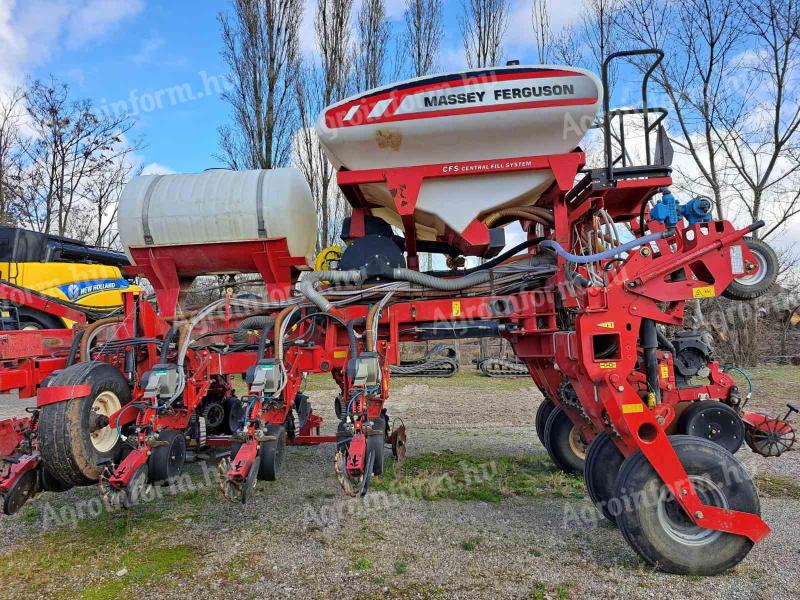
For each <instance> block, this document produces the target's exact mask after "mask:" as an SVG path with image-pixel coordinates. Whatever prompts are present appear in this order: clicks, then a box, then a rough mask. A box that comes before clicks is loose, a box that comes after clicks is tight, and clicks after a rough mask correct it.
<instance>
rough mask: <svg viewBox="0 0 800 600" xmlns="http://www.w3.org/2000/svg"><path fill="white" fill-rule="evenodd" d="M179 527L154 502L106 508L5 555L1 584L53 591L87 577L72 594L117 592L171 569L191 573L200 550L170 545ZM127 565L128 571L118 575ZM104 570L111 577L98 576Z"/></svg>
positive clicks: (1, 558) (37, 591)
mask: <svg viewBox="0 0 800 600" xmlns="http://www.w3.org/2000/svg"><path fill="white" fill-rule="evenodd" d="M175 529H176V524H175V523H174V522H170V521H169V520H167V519H164V518H162V516H161V515H160V513H159V512H157V511H156V509H155V508H154V507H152V508H151V507H138V508H136V509H134V510H131V511H120V512H114V513H103V514H101V515H100V516H98V517H97V518H94V519H86V520H83V521H80V522H79V523H78V525H77V526H76V527H74V528H72V527H62V528H59V529H56V530H54V531H52V532H48V533H45V534H43V535H39V536H35V537H34V538H32V539H31V541H30V543H29V544H26V545H25V546H22V547H19V548H15V549H14V550H12V551H11V552H5V553H3V554H2V555H0V587H3V588H5V589H6V590H8V591H9V593H10V594H11V595H14V591H15V590H16V591H20V589H23V590H25V592H26V593H28V594H30V593H31V592H35V593H34V594H33V595H52V592H50V593H47V592H48V590H51V587H52V588H61V589H63V585H64V581H65V580H66V581H69V580H87V581H88V585H87V587H85V588H84V589H83V590H82V591H81V590H80V589H76V590H73V593H72V594H70V596H72V597H75V596H77V597H83V598H114V597H118V596H119V595H120V593H121V592H123V591H125V590H127V589H128V588H129V587H131V586H133V585H136V584H139V583H147V582H151V581H155V580H157V579H160V578H162V577H163V576H164V575H165V574H166V573H171V572H173V571H175V572H177V571H180V572H181V573H183V574H185V573H187V567H188V566H189V565H190V563H191V559H193V558H194V557H195V556H196V550H195V549H194V548H192V547H190V546H186V545H180V546H172V545H170V542H172V540H174V532H175ZM89 566H90V568H89ZM87 568H89V571H87ZM122 569H126V570H127V573H125V574H124V575H123V576H120V577H116V578H114V577H115V576H114V575H113V574H115V573H117V572H119V571H120V570H122ZM87 575H89V577H87ZM92 575H96V577H92ZM100 576H106V579H105V580H103V581H98V579H97V578H98V577H100Z"/></svg>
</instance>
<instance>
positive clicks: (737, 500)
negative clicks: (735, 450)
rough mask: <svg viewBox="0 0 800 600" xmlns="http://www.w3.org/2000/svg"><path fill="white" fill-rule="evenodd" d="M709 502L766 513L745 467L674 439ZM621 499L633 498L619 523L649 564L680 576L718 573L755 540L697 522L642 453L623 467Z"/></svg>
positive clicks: (716, 449) (702, 442)
mask: <svg viewBox="0 0 800 600" xmlns="http://www.w3.org/2000/svg"><path fill="white" fill-rule="evenodd" d="M670 442H671V443H672V447H673V448H674V449H675V453H676V454H677V455H678V459H679V460H680V461H681V464H682V465H683V468H684V469H686V473H687V475H688V476H689V480H690V481H691V482H692V485H693V486H694V488H695V489H696V490H697V493H698V495H699V496H700V499H701V501H702V502H703V504H706V505H710V506H716V507H719V508H723V509H726V510H735V511H741V512H746V513H751V514H755V515H760V513H761V507H760V504H759V500H758V492H757V490H756V486H755V485H754V484H753V480H752V479H751V478H750V476H749V475H748V474H747V471H745V469H744V467H743V466H742V464H741V463H740V462H739V461H738V460H736V458H735V457H734V456H733V455H732V454H731V453H730V452H728V451H727V450H725V449H724V448H723V447H722V446H719V445H717V444H715V443H714V442H710V441H708V440H706V439H703V438H697V437H694V436H685V435H673V436H670ZM616 496H617V497H619V498H623V497H624V498H631V499H633V500H632V501H630V502H625V503H624V504H625V509H624V510H623V511H621V512H620V514H619V515H617V525H618V526H619V529H620V531H621V532H622V535H623V536H624V537H625V539H626V540H627V541H628V543H629V544H630V545H631V547H632V548H633V549H634V550H635V551H636V552H637V554H639V556H641V557H642V558H643V559H644V560H645V561H646V562H647V563H649V564H650V565H652V566H653V567H655V568H656V569H659V570H661V571H666V572H668V573H675V574H677V575H718V574H720V573H723V572H724V571H726V570H728V569H730V568H731V567H734V566H735V565H737V564H738V563H740V562H741V561H742V560H743V559H744V557H745V556H747V553H748V552H750V549H751V548H752V547H753V542H752V541H751V540H749V539H748V538H746V537H744V536H739V535H735V534H732V533H724V532H722V531H716V530H713V529H706V528H704V527H701V526H699V525H696V524H695V523H693V522H692V521H691V520H690V519H689V517H688V516H687V515H686V513H685V512H684V511H683V509H682V508H681V506H680V505H679V504H678V502H677V501H676V500H675V498H674V497H673V496H672V494H671V493H670V492H669V490H668V489H667V487H666V486H665V485H664V483H663V482H662V480H661V478H660V477H659V476H658V474H657V473H656V471H655V469H653V467H652V465H651V464H650V463H649V461H648V460H647V458H646V457H645V455H644V454H643V453H642V452H641V450H640V451H638V452H636V453H635V454H632V455H631V456H629V457H628V458H627V459H626V460H625V462H624V463H623V464H622V467H621V468H620V472H619V477H618V478H617V485H616Z"/></svg>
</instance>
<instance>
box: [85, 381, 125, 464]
mask: <svg viewBox="0 0 800 600" xmlns="http://www.w3.org/2000/svg"><path fill="white" fill-rule="evenodd" d="M120 408H122V403H121V402H120V400H119V398H118V397H117V395H116V394H115V393H114V392H112V391H110V390H106V391H104V392H100V393H99V394H97V396H96V397H95V399H94V402H92V413H93V414H92V416H91V419H92V420H91V422H90V429H91V430H92V433H91V440H92V445H93V446H94V448H95V450H97V451H98V452H100V453H106V452H111V451H112V450H113V449H114V446H116V445H117V441H118V440H119V433H118V432H117V428H116V427H112V426H111V425H112V424H111V423H109V417H110V416H111V415H113V414H114V413H116V412H117V411H118V410H119V409H120ZM103 423H105V425H103Z"/></svg>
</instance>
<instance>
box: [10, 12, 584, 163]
mask: <svg viewBox="0 0 800 600" xmlns="http://www.w3.org/2000/svg"><path fill="white" fill-rule="evenodd" d="M403 4H404V2H403V0H388V1H387V11H388V13H389V16H390V18H391V19H392V21H393V26H394V27H395V28H399V27H400V26H401V23H402V11H403ZM579 5H580V3H579V2H569V3H564V6H563V7H560V9H559V11H558V15H557V16H556V17H555V18H554V21H555V25H556V26H558V25H560V24H562V23H564V22H567V21H568V20H570V19H572V18H574V17H575V16H576V15H577V14H578V9H579ZM227 6H228V2H226V1H223V0H195V1H192V0H0V56H3V57H4V58H3V61H2V63H1V64H0V90H2V89H3V88H6V89H7V88H8V87H10V86H12V85H14V84H15V83H18V82H20V81H23V80H24V77H25V76H26V75H28V74H32V75H33V76H35V77H48V76H49V75H50V74H51V73H52V74H54V75H55V76H57V77H58V78H59V79H61V80H63V81H66V82H67V83H69V84H70V85H71V86H72V88H73V90H74V92H75V95H76V96H82V97H89V98H91V99H92V100H93V101H94V102H95V103H96V104H98V105H100V106H106V107H109V108H110V109H112V110H120V109H122V108H123V107H127V109H128V110H129V111H130V112H131V113H132V114H133V115H134V116H135V118H136V120H137V126H136V129H135V133H136V134H137V135H140V136H141V137H142V138H143V141H144V143H145V144H146V148H145V149H144V150H143V151H142V152H141V155H140V157H139V159H140V160H141V162H142V163H143V164H145V165H151V167H150V168H151V169H152V168H163V169H169V170H173V171H177V172H193V171H199V170H202V169H205V168H207V167H210V166H213V165H214V164H216V161H215V160H214V158H213V155H214V153H215V152H216V148H217V133H216V130H217V127H218V126H220V125H222V124H223V123H225V122H226V120H227V118H228V112H227V107H226V105H225V103H224V102H223V101H222V99H221V98H220V95H219V93H218V89H219V88H218V81H219V80H221V78H222V77H223V76H224V73H225V66H224V64H223V62H222V60H221V58H220V54H219V51H220V39H219V28H218V23H217V14H218V12H219V11H220V10H223V9H226V8H227ZM314 8H315V2H314V1H313V0H311V1H309V0H307V6H306V13H307V15H306V19H305V21H304V23H303V28H302V34H303V35H302V37H303V50H304V53H305V54H306V55H308V54H311V53H313V50H314V40H313V24H312V23H313V20H312V14H313V10H314ZM459 8H460V2H459V0H445V2H444V14H445V25H446V27H445V29H446V34H445V38H444V40H443V44H442V52H441V67H442V68H443V69H450V68H460V67H461V66H462V65H463V52H462V49H461V40H460V33H459V30H458V25H457V20H456V19H457V14H458V12H459ZM529 10H530V9H529V3H528V2H526V1H524V0H518V1H516V0H515V1H514V2H512V15H511V19H510V25H509V30H508V33H507V40H508V43H507V55H508V56H509V57H512V58H519V59H522V60H523V61H524V60H531V61H533V59H534V50H533V47H532V45H531V44H532V40H530V13H529ZM179 88H180V90H179ZM189 90H191V91H190V92H189Z"/></svg>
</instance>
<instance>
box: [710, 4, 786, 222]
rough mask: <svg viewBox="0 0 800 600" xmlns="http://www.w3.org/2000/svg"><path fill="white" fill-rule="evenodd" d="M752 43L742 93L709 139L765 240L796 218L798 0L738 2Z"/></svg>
mask: <svg viewBox="0 0 800 600" xmlns="http://www.w3.org/2000/svg"><path fill="white" fill-rule="evenodd" d="M742 9H743V11H744V15H745V19H746V21H745V23H746V31H747V35H748V37H749V39H750V40H751V42H752V44H753V49H752V51H751V52H750V53H749V54H748V56H747V57H746V58H745V60H744V61H743V64H742V65H741V66H742V69H743V74H744V78H743V79H742V82H743V83H744V85H743V88H744V89H741V90H739V96H738V99H739V101H738V102H735V103H732V104H733V105H734V106H733V109H732V110H728V111H725V112H723V113H722V115H721V118H720V119H718V120H715V122H714V127H715V133H716V134H717V136H718V138H719V142H720V144H721V146H722V148H723V150H724V152H725V156H726V158H727V160H728V161H729V162H730V164H731V165H732V166H733V170H734V173H735V182H734V185H733V186H732V188H733V190H734V191H735V193H736V195H737V197H738V199H739V201H740V202H741V204H742V205H743V206H744V207H745V209H746V211H747V213H748V216H749V219H750V220H751V221H758V220H761V219H768V220H769V221H770V223H769V224H768V226H767V228H766V229H765V230H764V231H763V232H754V234H755V235H759V234H760V235H761V237H767V236H769V235H770V234H772V233H774V232H776V231H778V230H780V229H781V228H782V227H784V226H785V224H786V222H787V221H788V220H789V219H791V218H792V217H794V216H796V215H798V214H800V192H798V191H797V190H798V184H800V136H798V128H800V0H758V1H756V0H742Z"/></svg>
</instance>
